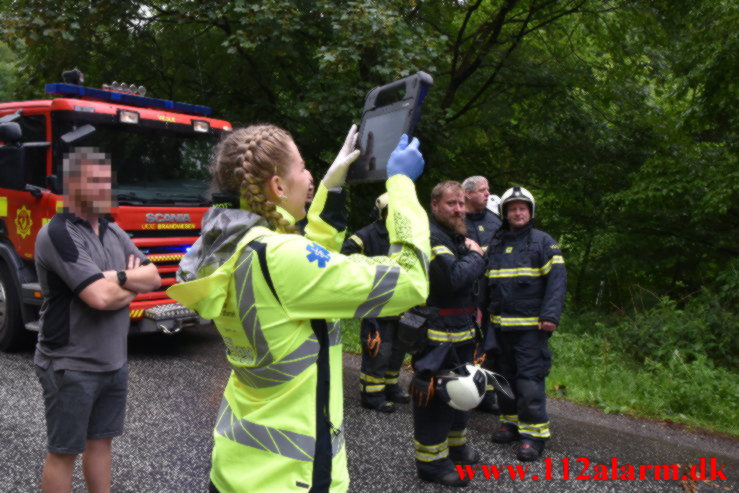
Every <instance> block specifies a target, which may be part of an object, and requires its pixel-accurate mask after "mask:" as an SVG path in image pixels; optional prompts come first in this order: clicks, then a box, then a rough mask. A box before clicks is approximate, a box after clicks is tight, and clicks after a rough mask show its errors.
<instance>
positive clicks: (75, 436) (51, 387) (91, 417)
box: [36, 364, 128, 454]
mask: <svg viewBox="0 0 739 493" xmlns="http://www.w3.org/2000/svg"><path fill="white" fill-rule="evenodd" d="M36 375H38V378H39V381H40V382H41V387H42V389H43V391H44V405H45V408H46V435H47V439H48V450H49V452H52V453H55V454H80V453H82V452H84V451H85V446H86V442H87V441H88V440H99V439H103V438H112V437H116V436H119V435H121V434H122V433H123V420H124V418H125V415H126V394H127V393H128V364H126V365H124V366H123V367H122V368H121V369H119V370H115V371H108V372H88V371H75V370H57V371H54V370H53V364H50V365H49V367H48V368H47V369H43V368H41V367H39V366H36Z"/></svg>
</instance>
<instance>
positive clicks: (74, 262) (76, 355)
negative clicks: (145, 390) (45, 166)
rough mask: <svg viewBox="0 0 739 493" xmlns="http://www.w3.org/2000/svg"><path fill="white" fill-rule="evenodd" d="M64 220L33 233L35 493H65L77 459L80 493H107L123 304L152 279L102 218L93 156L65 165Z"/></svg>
mask: <svg viewBox="0 0 739 493" xmlns="http://www.w3.org/2000/svg"><path fill="white" fill-rule="evenodd" d="M63 167H64V187H65V195H64V204H65V212H63V213H60V214H56V215H55V216H54V217H53V218H52V219H51V221H50V222H49V223H48V224H47V225H45V226H44V227H43V228H41V230H40V231H39V234H38V237H37V240H36V259H35V261H36V271H37V272H38V278H39V282H40V284H41V291H42V293H43V295H44V303H43V305H42V307H41V313H40V316H41V329H40V331H39V337H38V343H37V345H36V353H35V355H34V363H35V364H36V373H37V375H38V378H39V381H40V382H41V387H42V388H43V394H44V404H45V409H46V431H47V438H48V453H47V455H46V461H45V463H44V469H43V474H42V478H41V490H42V491H43V492H44V493H51V492H54V493H56V492H65V493H67V492H70V491H71V490H72V471H73V469H74V463H75V460H76V458H77V455H79V454H80V453H82V454H83V455H82V471H83V474H84V476H85V482H86V483H87V489H88V491H90V492H94V493H98V492H109V491H110V487H111V457H112V448H111V445H112V440H113V437H116V436H119V435H121V434H122V433H123V419H124V415H125V409H126V394H127V390H128V362H127V338H128V327H129V311H128V305H129V304H130V303H131V301H132V300H133V299H134V298H135V297H136V295H137V294H139V293H145V292H148V291H152V290H154V289H156V288H158V287H159V286H160V284H161V280H160V278H159V273H158V272H157V269H156V267H155V266H154V264H152V263H151V262H150V261H149V260H148V259H147V258H146V256H145V255H144V254H142V253H141V252H140V251H139V250H138V249H137V248H136V246H134V244H133V242H132V241H131V239H130V238H129V237H128V235H127V234H126V233H125V232H124V231H123V230H122V229H121V228H120V227H119V226H118V225H116V224H115V223H113V222H112V221H111V220H110V219H108V217H107V214H108V213H109V212H110V209H111V205H112V199H111V164H110V159H109V158H108V156H107V155H105V154H103V153H101V152H99V151H97V150H95V149H93V148H78V149H77V150H75V151H73V152H72V153H70V154H69V155H68V156H65V158H64V161H63Z"/></svg>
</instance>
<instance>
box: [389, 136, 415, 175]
mask: <svg viewBox="0 0 739 493" xmlns="http://www.w3.org/2000/svg"><path fill="white" fill-rule="evenodd" d="M419 144H420V143H419V142H418V139H417V138H415V137H414V138H413V140H412V141H411V143H410V144H409V143H408V136H407V135H406V134H403V135H402V136H401V137H400V142H399V143H398V147H396V148H395V150H394V151H393V152H392V154H390V159H389V160H388V162H387V177H388V178H390V177H391V176H393V175H405V176H407V177H408V178H410V179H411V180H413V181H416V180H417V179H418V177H419V176H421V173H423V164H424V163H423V156H422V155H421V152H420V151H419V150H418V146H419Z"/></svg>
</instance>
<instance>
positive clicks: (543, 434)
mask: <svg viewBox="0 0 739 493" xmlns="http://www.w3.org/2000/svg"><path fill="white" fill-rule="evenodd" d="M518 432H519V433H523V434H525V435H529V436H532V437H536V438H549V437H550V436H551V433H550V432H549V422H548V421H547V422H546V423H538V424H527V423H518Z"/></svg>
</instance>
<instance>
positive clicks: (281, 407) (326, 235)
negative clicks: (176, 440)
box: [167, 175, 430, 493]
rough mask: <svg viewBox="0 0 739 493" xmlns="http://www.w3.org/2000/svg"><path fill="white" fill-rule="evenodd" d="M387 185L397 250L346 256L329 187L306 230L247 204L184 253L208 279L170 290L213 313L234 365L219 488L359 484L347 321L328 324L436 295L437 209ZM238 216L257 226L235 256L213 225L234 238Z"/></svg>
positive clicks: (218, 457)
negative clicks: (433, 235)
mask: <svg viewBox="0 0 739 493" xmlns="http://www.w3.org/2000/svg"><path fill="white" fill-rule="evenodd" d="M387 190H388V194H389V197H390V200H389V214H388V220H387V225H388V230H389V233H390V242H391V248H390V254H389V256H388V257H373V258H368V257H364V256H362V255H350V256H344V255H341V254H340V253H338V251H339V249H340V248H341V245H342V242H343V236H344V231H343V227H342V226H341V225H340V224H339V223H340V221H335V220H334V219H335V218H336V217H337V214H336V212H337V211H335V210H333V211H332V210H331V209H332V208H333V209H337V208H340V209H341V210H342V211H343V202H342V201H341V200H337V199H336V196H338V195H339V194H336V193H334V192H329V191H328V190H326V188H325V187H324V186H323V185H322V184H321V185H320V186H319V187H318V189H317V191H316V196H315V198H314V201H313V204H312V206H311V208H310V210H309V212H308V225H307V227H306V237H302V236H299V235H292V234H281V233H278V232H274V231H271V230H270V229H268V228H266V227H265V226H263V225H260V224H264V222H263V220H261V218H259V216H256V215H255V214H253V213H251V212H248V211H241V210H238V211H234V210H230V211H229V213H230V214H232V215H231V216H224V214H225V213H224V212H221V213H218V211H217V210H215V208H214V209H211V211H213V215H212V217H211V218H210V219H209V218H208V217H207V216H206V218H204V220H203V231H202V235H201V238H200V240H198V243H196V244H195V245H194V246H193V248H192V249H191V250H190V252H189V253H188V255H187V256H186V258H185V259H183V264H186V265H189V266H192V265H197V268H196V269H197V272H198V273H197V276H196V277H197V279H196V280H194V281H190V282H185V283H182V284H177V285H174V286H172V287H170V288H169V289H168V290H167V294H169V296H171V297H172V298H174V299H175V300H177V301H179V302H180V303H182V304H183V305H185V306H187V307H189V308H191V309H193V310H195V311H196V312H198V313H199V314H200V315H201V316H202V317H203V318H206V319H212V320H214V322H215V325H216V327H217V329H218V331H219V332H220V333H221V336H222V337H223V340H224V342H225V344H226V348H227V358H228V361H229V363H230V364H231V366H232V369H233V371H232V372H231V376H230V378H229V380H228V384H227V385H226V389H225V392H224V399H223V402H222V404H221V408H220V410H219V412H218V417H217V421H216V425H215V430H214V439H215V445H214V449H213V458H212V469H211V475H210V477H211V481H212V482H213V484H214V485H215V486H216V488H218V490H219V491H220V492H222V493H228V492H245V491H249V492H252V491H266V492H289V491H299V492H307V491H329V489H330V491H332V492H333V491H346V490H347V489H348V487H349V475H348V470H347V467H346V452H345V448H344V437H343V395H342V393H343V385H342V368H341V353H342V351H341V328H340V327H339V323H338V321H337V320H333V321H330V322H326V320H325V319H338V318H349V317H355V318H362V317H378V316H387V315H398V314H400V313H401V312H403V311H405V310H407V309H409V308H411V307H412V306H415V305H418V304H421V303H423V302H424V301H425V300H426V297H427V296H428V256H429V253H430V248H429V226H428V220H427V216H426V213H425V212H424V211H423V209H422V208H421V206H420V204H419V203H418V200H417V198H416V193H415V187H414V184H413V182H412V181H411V180H410V179H408V178H407V177H405V176H402V175H396V176H393V177H391V178H390V179H389V180H388V181H387ZM327 204H328V205H327ZM278 210H280V209H279V208H278ZM211 211H209V214H210V212H211ZM221 211H223V210H221ZM280 212H281V213H282V214H283V215H284V216H285V217H286V218H287V219H288V220H291V219H292V218H291V217H290V215H289V214H288V213H287V212H285V211H282V210H280ZM235 213H240V214H242V216H244V217H246V221H245V223H244V224H245V225H246V227H245V228H244V229H243V230H242V231H241V232H240V237H239V239H238V241H234V242H233V253H232V254H231V255H229V256H228V257H226V255H224V248H223V245H224V244H228V243H229V241H228V239H227V238H226V239H225V240H224V239H223V238H221V240H223V241H220V240H219V238H218V235H217V234H214V232H213V231H211V230H209V225H207V224H206V222H208V223H209V224H218V225H219V227H221V228H222V229H223V230H224V231H225V230H230V231H231V233H233V232H234V231H237V229H234V224H235V223H238V221H237V220H235V216H233V214H235ZM254 218H256V220H255V219H254ZM244 233H245V234H244ZM232 237H233V234H232ZM188 261H189V263H188ZM181 266H182V264H181ZM190 274H192V273H190ZM185 277H187V276H185ZM191 277H192V275H191Z"/></svg>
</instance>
